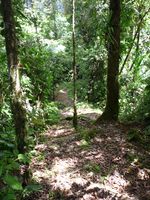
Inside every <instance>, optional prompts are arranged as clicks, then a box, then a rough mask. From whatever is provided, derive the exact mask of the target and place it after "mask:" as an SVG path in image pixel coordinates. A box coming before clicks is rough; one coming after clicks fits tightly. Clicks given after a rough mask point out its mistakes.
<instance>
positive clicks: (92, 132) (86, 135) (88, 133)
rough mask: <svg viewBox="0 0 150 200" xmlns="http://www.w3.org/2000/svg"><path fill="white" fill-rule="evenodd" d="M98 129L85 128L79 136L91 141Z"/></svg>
mask: <svg viewBox="0 0 150 200" xmlns="http://www.w3.org/2000/svg"><path fill="white" fill-rule="evenodd" d="M97 133H98V132H97V130H96V129H83V130H81V131H80V133H79V137H80V138H81V139H83V140H85V141H87V142H90V141H91V139H93V138H94V137H95V136H96V135H97Z"/></svg>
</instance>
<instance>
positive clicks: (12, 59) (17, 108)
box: [1, 0, 27, 153]
mask: <svg viewBox="0 0 150 200" xmlns="http://www.w3.org/2000/svg"><path fill="white" fill-rule="evenodd" d="M1 6H2V14H3V22H4V34H5V43H6V54H7V61H8V70H9V78H10V92H11V109H12V114H13V120H14V126H15V131H16V140H17V148H18V151H19V153H25V151H26V143H25V139H26V135H27V129H26V110H25V108H24V106H23V98H22V92H21V87H20V77H19V70H20V67H21V65H20V64H19V59H18V51H17V39H16V33H15V22H14V16H13V9H12V1H11V0H1Z"/></svg>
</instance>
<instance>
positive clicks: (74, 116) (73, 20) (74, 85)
mask: <svg viewBox="0 0 150 200" xmlns="http://www.w3.org/2000/svg"><path fill="white" fill-rule="evenodd" d="M72 9H73V10H72V49H73V50H72V51H73V52H72V54H73V61H72V67H73V109H74V113H73V126H74V128H75V129H76V128H77V107H76V101H77V91H76V77H77V69H76V43H75V0H72Z"/></svg>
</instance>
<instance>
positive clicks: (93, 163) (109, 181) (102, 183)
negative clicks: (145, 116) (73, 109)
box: [28, 113, 150, 200]
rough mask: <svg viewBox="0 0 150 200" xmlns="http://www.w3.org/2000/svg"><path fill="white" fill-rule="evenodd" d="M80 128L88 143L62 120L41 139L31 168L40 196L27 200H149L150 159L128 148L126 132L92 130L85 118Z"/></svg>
mask: <svg viewBox="0 0 150 200" xmlns="http://www.w3.org/2000/svg"><path fill="white" fill-rule="evenodd" d="M85 115H86V114H85ZM95 115H96V113H95ZM79 125H80V129H86V130H84V131H81V130H80V131H79V132H81V133H82V132H83V133H84V132H85V133H86V132H88V131H89V130H92V131H90V132H91V134H93V135H95V137H94V138H92V139H91V140H90V141H89V142H86V141H85V140H83V139H81V137H80V135H81V134H80V135H79V133H78V132H77V133H76V132H75V131H74V130H73V128H72V123H71V122H70V121H66V120H64V119H62V120H61V123H60V124H59V125H55V126H52V127H50V128H49V129H48V130H47V131H46V132H45V133H43V135H42V136H41V142H40V144H38V145H37V146H36V147H35V149H36V153H35V157H34V159H33V160H32V165H31V168H32V172H33V178H34V180H36V181H37V182H38V183H40V184H41V185H42V191H40V192H38V193H35V194H34V195H32V196H31V197H30V198H28V199H32V200H34V199H36V200H63V199H65V200H67V199H70V200H95V199H107V200H149V199H150V163H149V161H150V160H149V158H150V157H149V156H150V153H149V152H147V151H146V150H144V149H142V148H141V147H138V146H136V145H133V144H131V143H129V142H127V137H126V135H127V134H126V132H127V130H128V129H129V128H126V127H125V126H123V125H120V124H101V125H100V126H99V127H94V126H93V125H92V121H91V120H90V119H89V115H87V117H86V116H85V117H84V118H81V119H80V122H79ZM88 129H89V130H88Z"/></svg>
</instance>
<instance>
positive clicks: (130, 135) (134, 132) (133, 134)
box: [127, 129, 142, 142]
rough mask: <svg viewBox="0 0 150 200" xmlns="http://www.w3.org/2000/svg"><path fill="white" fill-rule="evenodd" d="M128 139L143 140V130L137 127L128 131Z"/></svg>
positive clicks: (130, 140)
mask: <svg viewBox="0 0 150 200" xmlns="http://www.w3.org/2000/svg"><path fill="white" fill-rule="evenodd" d="M127 139H128V141H129V142H132V141H133V142H140V141H142V136H141V132H140V131H139V130H137V129H132V130H130V131H129V132H128V135H127Z"/></svg>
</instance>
